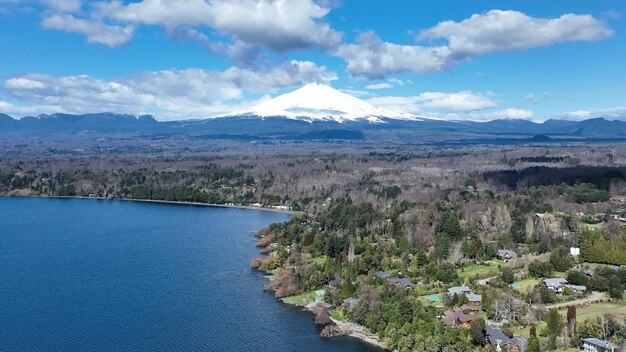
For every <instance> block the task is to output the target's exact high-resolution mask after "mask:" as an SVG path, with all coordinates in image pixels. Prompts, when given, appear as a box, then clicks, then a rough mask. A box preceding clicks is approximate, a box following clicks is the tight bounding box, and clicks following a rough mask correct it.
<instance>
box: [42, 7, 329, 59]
mask: <svg viewBox="0 0 626 352" xmlns="http://www.w3.org/2000/svg"><path fill="white" fill-rule="evenodd" d="M46 2H47V3H49V6H50V8H51V9H53V10H56V11H57V13H55V14H54V15H56V16H58V15H65V14H66V12H70V11H71V10H73V9H75V8H76V7H77V6H78V8H80V2H79V1H77V0H76V1H73V0H62V1H61V0H47V1H46ZM76 3H78V4H76ZM91 10H92V11H90V12H89V13H88V14H87V17H86V18H80V19H79V18H69V17H66V18H68V19H69V20H70V23H71V24H68V25H66V26H65V27H68V26H69V27H70V28H72V29H69V30H68V29H66V28H64V26H62V24H61V23H60V21H58V19H57V20H55V21H53V22H54V23H55V25H50V24H48V25H44V27H45V28H48V29H60V30H67V31H72V32H78V33H83V34H86V35H87V38H88V40H89V38H90V37H91V38H93V37H96V36H97V35H98V30H99V31H100V32H102V31H104V32H108V31H110V30H111V27H113V28H118V29H119V28H132V27H135V26H140V25H151V26H159V27H163V28H164V29H165V30H166V31H167V33H168V35H170V36H172V37H176V35H181V34H183V35H185V36H186V37H188V38H196V39H201V40H206V39H208V36H207V35H206V34H205V33H203V32H202V31H203V30H209V31H211V35H217V36H225V37H226V38H230V39H232V43H233V45H235V44H236V45H239V48H238V49H239V50H241V46H242V43H244V44H245V45H247V46H260V47H263V48H269V49H272V50H276V51H286V50H292V49H299V48H310V47H315V48H322V49H329V48H331V47H334V46H336V45H337V44H338V43H339V42H340V40H341V33H339V32H336V31H335V30H333V29H332V28H331V26H330V25H329V24H328V23H325V22H323V21H322V20H323V18H324V17H325V16H326V15H327V14H328V12H329V11H330V8H328V7H322V6H320V5H318V4H316V3H315V2H314V1H313V0H212V1H207V0H185V1H179V0H143V1H140V2H133V3H128V4H126V3H124V2H122V1H118V0H113V1H103V2H94V3H92V4H91ZM46 22H48V23H49V22H51V20H49V19H48V18H46V19H44V24H45V23H46ZM85 22H88V23H90V24H93V25H92V26H90V27H89V29H86V28H85V27H86V26H87V24H85ZM95 24H99V25H98V26H96V25H95ZM77 27H79V29H77ZM181 28H182V29H181ZM100 35H101V36H109V35H110V33H100ZM131 37H132V31H131V32H130V33H128V35H126V36H119V37H117V40H116V41H114V42H113V43H114V45H119V44H121V43H124V42H127V41H129V40H130V39H131ZM122 39H123V41H122ZM90 42H97V43H101V44H105V45H109V44H108V42H107V41H103V40H93V39H92V40H90Z"/></svg>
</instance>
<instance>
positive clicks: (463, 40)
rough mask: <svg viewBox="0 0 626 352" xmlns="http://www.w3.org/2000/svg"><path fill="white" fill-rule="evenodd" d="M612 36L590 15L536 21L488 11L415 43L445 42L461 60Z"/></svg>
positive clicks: (424, 35) (431, 31) (427, 34)
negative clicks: (434, 40)
mask: <svg viewBox="0 0 626 352" xmlns="http://www.w3.org/2000/svg"><path fill="white" fill-rule="evenodd" d="M611 35H613V31H612V30H611V29H610V28H608V27H607V25H606V23H604V22H602V21H600V20H598V19H596V18H594V17H593V16H591V15H575V14H565V15H562V16H561V17H558V18H535V17H530V16H528V15H526V14H524V13H522V12H518V11H502V10H491V11H489V12H487V13H485V14H475V15H472V16H471V17H470V18H468V19H466V20H464V21H461V22H454V21H445V22H441V23H439V24H438V25H436V26H434V27H432V28H429V29H426V30H424V31H422V32H421V33H420V34H419V35H418V37H417V38H418V40H427V39H445V40H447V41H448V46H449V47H450V49H451V50H452V51H453V52H454V53H455V54H456V55H461V56H464V55H465V56H475V55H484V54H489V53H493V52H508V51H516V50H525V49H530V48H536V47H542V46H549V45H554V44H559V43H567V42H577V41H595V40H599V39H603V38H606V37H609V36H611Z"/></svg>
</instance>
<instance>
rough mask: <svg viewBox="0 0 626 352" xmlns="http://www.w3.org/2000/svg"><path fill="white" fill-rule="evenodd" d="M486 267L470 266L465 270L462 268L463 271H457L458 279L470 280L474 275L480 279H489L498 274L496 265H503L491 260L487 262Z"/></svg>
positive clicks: (498, 270)
mask: <svg viewBox="0 0 626 352" xmlns="http://www.w3.org/2000/svg"><path fill="white" fill-rule="evenodd" d="M487 263H488V265H472V266H468V267H466V268H463V271H461V270H459V271H458V274H459V277H460V278H462V279H467V278H472V277H475V276H476V275H478V276H480V277H489V276H496V275H498V273H499V272H500V269H498V264H499V265H503V264H504V263H502V262H499V261H497V260H491V261H489V262H487Z"/></svg>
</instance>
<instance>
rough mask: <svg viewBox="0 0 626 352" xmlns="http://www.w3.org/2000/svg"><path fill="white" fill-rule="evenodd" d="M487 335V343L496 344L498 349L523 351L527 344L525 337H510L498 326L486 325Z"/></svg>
mask: <svg viewBox="0 0 626 352" xmlns="http://www.w3.org/2000/svg"><path fill="white" fill-rule="evenodd" d="M485 337H486V339H487V344H489V345H491V346H494V347H495V348H496V351H521V349H522V346H525V345H526V343H525V342H526V341H525V339H524V338H523V337H521V336H520V337H508V336H506V335H505V334H504V332H502V329H500V328H499V327H497V326H491V325H490V326H487V327H485Z"/></svg>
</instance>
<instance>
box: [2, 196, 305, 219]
mask: <svg viewBox="0 0 626 352" xmlns="http://www.w3.org/2000/svg"><path fill="white" fill-rule="evenodd" d="M0 197H7V198H9V197H13V198H53V199H96V200H122V201H127V202H143V203H158V204H173V205H192V206H205V207H213V208H235V209H248V210H261V211H269V212H274V213H284V214H290V215H302V214H304V213H303V212H301V211H295V210H284V209H275V208H267V207H256V206H252V205H235V204H215V203H199V202H181V201H174V200H156V199H134V198H106V197H81V196H30V195H24V196H22V195H0Z"/></svg>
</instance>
